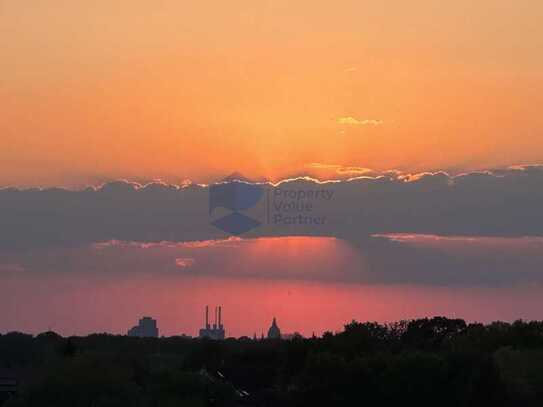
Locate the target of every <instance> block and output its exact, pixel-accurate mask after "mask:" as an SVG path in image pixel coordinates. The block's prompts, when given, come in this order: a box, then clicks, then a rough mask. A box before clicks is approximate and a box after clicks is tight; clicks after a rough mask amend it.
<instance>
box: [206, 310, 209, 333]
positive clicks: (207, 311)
mask: <svg viewBox="0 0 543 407" xmlns="http://www.w3.org/2000/svg"><path fill="white" fill-rule="evenodd" d="M206 329H209V305H206Z"/></svg>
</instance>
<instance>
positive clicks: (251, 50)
mask: <svg viewBox="0 0 543 407" xmlns="http://www.w3.org/2000/svg"><path fill="white" fill-rule="evenodd" d="M542 19H543V4H542V3H541V2H539V1H535V0H521V1H515V2H513V1H510V0H481V1H472V0H457V1H454V2H452V1H451V2H443V1H436V0H415V1H409V2H408V1H394V2H391V1H361V0H357V1H354V0H353V1H345V0H340V1H335V2H333V3H332V2H326V1H315V0H312V1H306V0H301V1H295V2H292V1H283V0H275V1H241V0H233V1H229V2H216V1H206V0H204V1H198V2H179V1H173V0H172V1H168V0H160V1H152V2H150V1H143V0H130V1H128V0H117V1H114V2H112V1H106V0H96V1H92V2H74V1H69V0H58V1H49V0H35V1H32V2H24V1H23V2H21V1H15V0H3V1H1V2H0V34H1V35H0V38H1V40H0V45H1V46H0V58H1V60H2V63H1V64H0V100H1V103H2V109H1V110H2V114H1V115H0V132H1V138H0V169H1V171H0V183H1V184H7V185H13V186H53V185H55V186H58V185H66V186H83V185H87V184H96V183H100V182H103V181H106V180H111V179H116V178H119V177H123V178H130V179H134V178H138V179H144V180H148V179H156V178H161V179H166V180H168V181H169V182H177V183H179V182H182V181H184V180H187V179H190V180H194V181H197V182H206V181H209V180H215V179H218V178H221V177H222V176H224V175H227V174H229V173H231V172H232V171H240V172H242V173H244V174H246V175H247V176H250V177H254V178H263V177H264V178H269V179H274V180H277V179H280V178H283V177H285V176H291V175H299V174H301V173H308V172H311V170H310V169H308V165H310V164H312V163H320V164H326V165H342V166H355V167H364V168H371V169H376V170H389V169H401V170H404V171H410V172H413V171H414V172H418V171H422V170H436V169H446V170H449V171H453V172H454V171H456V172H458V171H460V172H461V171H463V170H466V169H486V168H494V167H498V166H506V165H512V164H531V163H535V162H539V161H540V160H541V158H542V156H543V135H542V134H543V133H542V129H543V116H542V115H541V114H540V109H541V106H542V105H543V26H541V24H540V22H541V20H542ZM313 175H314V176H319V177H325V178H328V177H329V176H330V174H323V173H322V172H319V173H314V174H313Z"/></svg>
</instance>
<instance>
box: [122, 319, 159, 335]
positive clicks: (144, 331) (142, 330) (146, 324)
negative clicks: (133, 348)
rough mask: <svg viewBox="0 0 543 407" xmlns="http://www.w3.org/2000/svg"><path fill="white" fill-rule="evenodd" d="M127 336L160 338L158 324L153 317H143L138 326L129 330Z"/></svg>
mask: <svg viewBox="0 0 543 407" xmlns="http://www.w3.org/2000/svg"><path fill="white" fill-rule="evenodd" d="M127 335H128V336H132V337H137V338H158V327H157V322H156V320H155V319H153V318H151V317H143V318H142V319H140V320H139V323H138V325H136V326H134V327H132V328H130V329H129V330H128V333H127Z"/></svg>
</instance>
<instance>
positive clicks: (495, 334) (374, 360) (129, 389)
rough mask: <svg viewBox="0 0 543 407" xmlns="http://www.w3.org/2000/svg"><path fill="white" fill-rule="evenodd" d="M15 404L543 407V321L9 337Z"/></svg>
mask: <svg viewBox="0 0 543 407" xmlns="http://www.w3.org/2000/svg"><path fill="white" fill-rule="evenodd" d="M1 368H4V369H10V370H11V371H13V372H15V373H16V374H17V376H18V378H19V381H20V385H19V389H18V392H17V393H16V394H14V395H11V396H9V398H8V397H7V396H6V397H4V399H5V400H3V401H2V400H0V404H2V403H3V404H2V407H4V406H6V407H17V406H56V407H61V406H70V407H74V406H76V407H77V406H93V407H102V406H104V407H106V406H108V407H109V406H142V407H143V406H160V407H163V406H166V407H167V406H287V407H288V406H302V407H303V406H343V405H345V406H347V405H355V404H354V403H357V405H377V404H379V405H384V406H388V405H390V406H392V405H394V406H398V405H406V404H408V405H417V406H430V405H432V406H433V405H436V404H438V405H440V406H481V405H484V406H487V405H492V406H520V405H522V406H540V405H542V403H543V322H536V321H534V322H525V321H516V322H514V323H504V322H495V323H491V324H487V325H483V324H479V323H472V324H467V323H466V322H465V321H463V320H461V319H448V318H444V317H436V318H431V319H427V318H426V319H417V320H411V321H401V322H396V323H391V324H379V323H375V322H365V323H360V322H356V321H352V322H351V323H349V324H347V325H345V327H344V330H343V331H341V332H338V333H332V332H326V333H325V334H324V335H323V336H322V337H312V338H301V337H295V338H294V339H292V340H288V341H286V340H257V341H254V340H251V339H249V338H246V337H242V338H239V339H226V340H224V341H213V340H206V339H192V338H187V337H168V338H159V339H154V338H129V337H125V336H115V335H108V334H94V335H89V336H87V337H70V338H63V337H61V336H59V335H57V334H55V333H53V332H46V333H43V334H40V335H37V336H31V335H26V334H22V333H8V334H5V335H0V369H1Z"/></svg>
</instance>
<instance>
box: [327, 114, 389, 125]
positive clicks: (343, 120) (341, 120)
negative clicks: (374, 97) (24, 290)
mask: <svg viewBox="0 0 543 407" xmlns="http://www.w3.org/2000/svg"><path fill="white" fill-rule="evenodd" d="M336 122H337V123H338V124H342V125H348V126H380V125H382V124H383V121H382V120H375V119H357V118H356V117H352V116H342V117H338V118H337V119H336Z"/></svg>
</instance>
